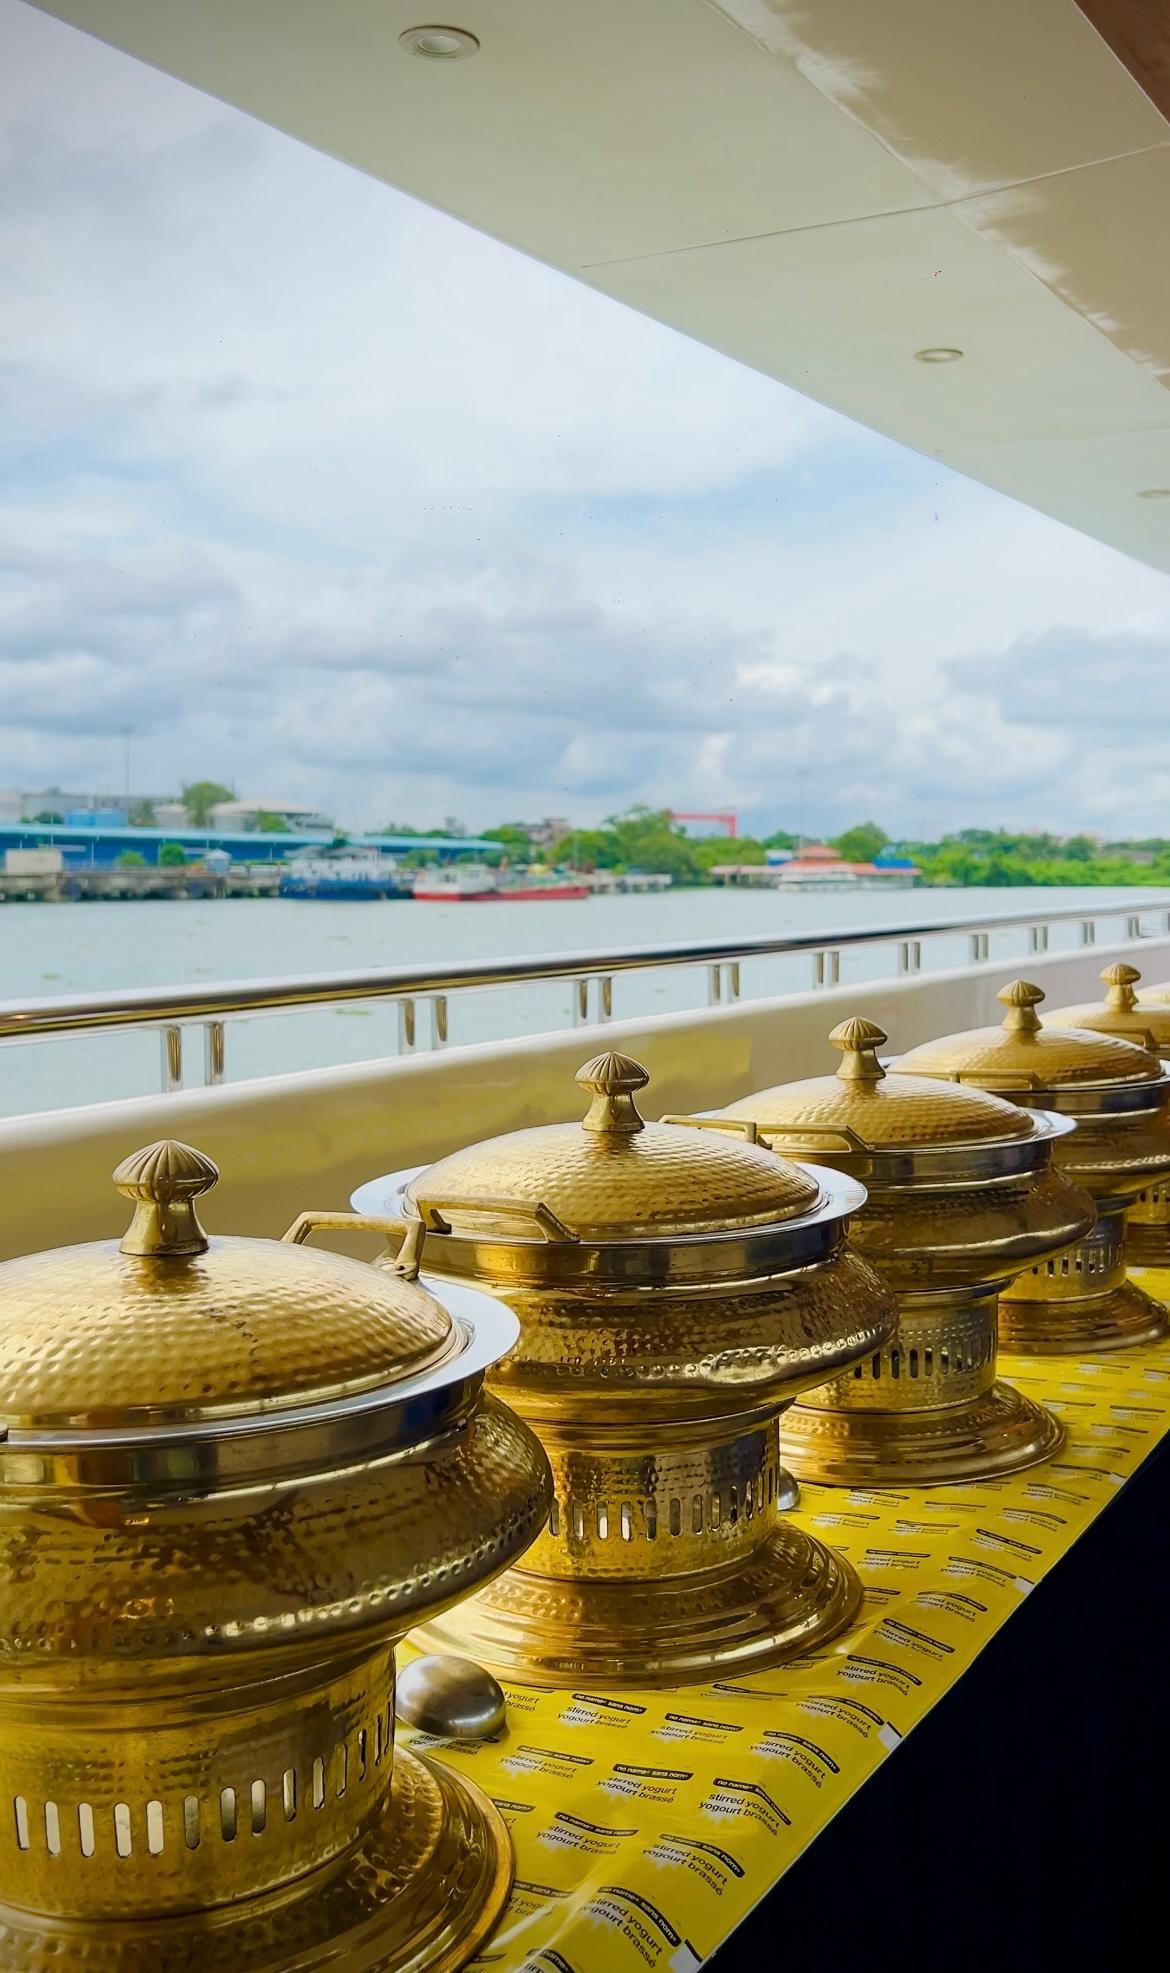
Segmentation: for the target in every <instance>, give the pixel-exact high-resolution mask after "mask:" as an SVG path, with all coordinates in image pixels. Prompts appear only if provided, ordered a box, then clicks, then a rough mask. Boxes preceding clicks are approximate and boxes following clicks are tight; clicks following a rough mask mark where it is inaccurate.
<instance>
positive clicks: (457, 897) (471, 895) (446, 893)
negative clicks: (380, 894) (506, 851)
mask: <svg viewBox="0 0 1170 1973" xmlns="http://www.w3.org/2000/svg"><path fill="white" fill-rule="evenodd" d="M413 894H414V896H415V898H416V899H417V900H418V902H419V903H420V904H508V903H511V904H532V903H535V902H537V901H538V900H539V901H540V902H550V903H555V902H564V901H566V900H569V899H576V898H582V897H588V896H589V895H590V891H589V886H588V884H582V883H579V882H576V881H574V879H573V878H571V877H548V878H540V877H516V878H512V877H509V875H508V874H507V872H506V871H499V870H485V869H473V870H449V871H448V870H444V871H436V870H424V871H422V872H421V873H420V875H419V876H417V877H416V878H415V880H414V893H413Z"/></svg>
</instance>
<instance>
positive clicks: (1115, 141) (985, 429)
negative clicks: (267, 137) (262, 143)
mask: <svg viewBox="0 0 1170 1973" xmlns="http://www.w3.org/2000/svg"><path fill="white" fill-rule="evenodd" d="M1089 4H1090V0H1086V5H1089ZM1091 4H1092V5H1093V6H1094V8H1095V11H1096V12H1097V14H1098V15H1100V13H1101V11H1102V8H1105V10H1106V11H1108V6H1113V7H1115V8H1116V9H1117V11H1118V12H1124V4H1123V0H1108V5H1107V4H1106V0H1091ZM450 8H453V9H454V24H455V25H457V26H459V27H461V28H464V29H466V30H468V31H469V32H470V33H472V34H473V35H474V36H476V37H477V38H478V40H479V43H480V46H479V49H478V52H477V53H475V54H474V56H473V57H471V58H470V59H466V60H458V61H436V60H427V59H424V58H421V57H419V56H418V55H416V54H411V53H409V52H408V50H407V49H405V48H404V47H403V46H402V45H401V44H400V39H399V37H400V35H401V34H402V33H403V31H404V30H406V29H409V28H410V27H412V26H414V25H417V24H419V22H420V20H421V21H424V22H425V21H426V20H428V19H429V18H431V17H430V16H429V15H428V12H427V9H426V7H425V6H423V5H420V0H149V4H146V3H145V0H49V4H47V5H46V7H45V11H47V12H49V13H52V14H55V15H57V16H59V17H60V18H61V19H63V20H66V21H69V22H72V23H74V24H75V25H76V26H77V27H80V28H83V29H85V30H87V31H88V32H90V33H92V34H94V35H96V36H98V37H100V38H101V39H103V40H106V41H109V42H111V43H113V44H115V45H116V46H118V47H120V48H123V49H126V50H128V51H129V52H130V53H131V54H133V55H135V56H138V57H140V58H141V59H142V60H143V61H146V62H149V63H152V64H154V65H155V66H156V67H158V68H160V69H163V70H166V71H168V72H170V73H171V74H174V75H176V76H180V77H182V78H183V79H185V80H186V81H188V82H190V83H193V84H194V85H195V86H196V87H198V88H200V89H203V90H205V91H208V92H209V93H210V94H212V95H214V96H217V97H220V98H222V99H223V100H225V101H227V102H230V103H233V104H235V105H237V106H238V107H239V108H241V109H243V110H245V111H248V112H249V113H251V114H252V115H254V116H256V117H259V118H261V119H263V120H264V121H265V122H267V123H269V124H272V125H274V126H276V127H278V128H280V129H282V130H285V131H288V132H290V133H291V134H292V135H293V136H295V137H297V138H300V139H302V140H303V141H304V142H305V143H308V144H311V145H314V146H315V147H317V148H318V149H320V150H322V151H326V152H329V153H330V154H332V155H333V156H335V157H338V158H341V159H345V160H347V161H348V162H349V163H351V164H353V165H355V166H357V167H358V168H359V169H360V170H362V171H364V172H368V173H371V174H373V175H374V176H376V177H378V178H381V179H384V180H385V181H386V182H387V183H389V184H392V185H395V186H399V187H401V188H402V189H403V190H405V191H407V192H409V193H412V194H414V195H415V196H417V197H418V198H420V199H423V200H427V201H429V202H430V203H432V204H433V205H436V206H439V207H441V208H442V209H443V210H444V211H447V212H450V213H453V214H456V215H457V216H458V217H459V218H461V219H463V220H466V221H467V222H469V223H470V224H471V225H473V226H476V227H479V228H481V229H482V230H483V231H485V232H487V233H490V234H494V235H496V236H497V237H498V238H500V239H502V240H506V241H508V242H510V243H511V244H512V245H513V246H516V247H519V248H521V249H522V250H523V251H525V252H526V253H529V254H532V255H535V256H537V257H538V258H540V259H542V260H544V261H547V262H550V263H552V264H553V265H555V266H557V267H560V268H563V269H564V270H565V271H566V272H568V273H570V274H572V275H574V276H575V277H576V278H578V279H580V280H582V281H586V282H589V283H591V284H592V285H593V286H594V287H596V288H599V289H601V290H602V291H603V292H605V293H606V294H609V295H612V296H615V297H616V298H617V299H618V300H620V301H623V302H626V303H629V304H630V305H631V306H632V307H634V308H636V309H639V310H641V311H643V312H644V313H646V314H647V315H650V316H654V317H657V318H659V319H660V320H662V321H663V322H667V323H670V324H671V325H673V326H674V327H675V328H677V329H680V330H682V331H684V332H685V333H686V334H687V335H690V336H693V337H696V338H698V339H699V340H700V341H702V342H705V343H709V344H711V345H712V346H713V347H715V348H717V349H719V350H722V351H725V352H726V353H727V354H728V355H730V356H733V357H736V358H738V359H739V360H740V361H742V362H744V363H747V364H750V365H752V366H754V367H755V368H756V369H759V370H761V371H765V372H767V373H768V374H770V375H772V376H774V377H777V378H779V379H781V380H782V381H783V382H784V383H786V384H789V385H792V386H793V387H794V388H795V389H796V390H798V391H801V392H803V393H805V394H806V395H808V396H810V397H812V398H816V399H819V400H820V401H821V402H823V403H825V404H828V405H832V406H834V407H836V408H837V409H838V410H840V411H843V412H846V413H847V414H848V415H849V416H850V417H852V418H855V419H858V420H859V421H861V422H862V423H864V424H866V425H869V426H871V427H873V428H874V429H876V430H878V431H881V432H884V433H886V434H888V435H889V436H891V437H892V438H895V439H898V440H901V441H902V442H904V443H905V444H907V445H909V446H913V447H915V448H916V449H917V450H919V451H920V452H923V453H926V454H929V455H930V456H932V457H935V458H938V459H940V460H942V461H944V462H945V463H946V464H947V465H948V466H952V467H955V468H957V469H958V470H959V471H961V472H964V473H967V474H970V475H971V476H972V477H973V478H975V479H977V480H981V481H983V482H984V483H985V484H987V485H988V486H992V487H996V488H999V489H1000V490H1002V491H1003V492H1005V493H1008V494H1011V495H1014V496H1015V497H1016V498H1017V499H1020V500H1023V501H1026V502H1028V503H1029V504H1030V505H1032V506H1034V507H1037V508H1039V509H1041V510H1042V511H1044V512H1045V513H1048V514H1051V515H1054V516H1056V517H1057V518H1059V519H1060V520H1062V521H1066V522H1069V523H1071V524H1072V525H1073V526H1074V527H1077V528H1079V529H1082V530H1083V531H1084V532H1085V533H1087V534H1090V535H1093V536H1096V537H1097V538H1098V539H1099V540H1101V541H1104V542H1109V543H1111V544H1113V545H1114V546H1116V547H1118V548H1121V549H1123V550H1126V551H1127V552H1128V553H1130V554H1132V555H1134V556H1137V557H1139V558H1141V559H1143V560H1145V561H1147V562H1149V563H1151V564H1153V565H1155V566H1157V567H1160V568H1163V569H1167V570H1170V391H1168V388H1167V385H1168V383H1170V254H1168V253H1167V251H1166V237H1167V232H1168V230H1170V229H1168V222H1170V124H1168V123H1167V122H1166V120H1165V119H1164V117H1163V116H1162V115H1161V113H1160V112H1159V109H1158V108H1157V107H1156V106H1155V102H1154V101H1153V100H1152V99H1151V96H1149V95H1147V94H1146V93H1144V91H1143V88H1142V87H1141V86H1139V82H1138V81H1137V80H1135V79H1134V75H1132V74H1131V73H1130V72H1129V68H1127V67H1126V66H1125V65H1123V62H1122V60H1119V59H1118V57H1117V56H1116V55H1115V54H1114V53H1113V52H1112V51H1111V49H1110V47H1109V46H1108V45H1107V43H1106V41H1105V40H1104V39H1102V38H1101V36H1100V35H1099V34H1098V33H1097V32H1096V30H1095V28H1094V27H1093V26H1092V25H1091V24H1090V22H1089V20H1088V19H1087V18H1086V15H1085V13H1083V12H1082V11H1081V9H1080V7H1079V6H1078V5H1076V4H1074V0H1027V4H1026V5H1023V6H1021V5H1020V4H1019V0H980V5H979V6H977V7H958V6H955V5H947V4H943V5H940V4H939V3H938V0H894V3H893V4H886V5H875V4H874V0H799V4H797V0H718V4H716V3H715V0H587V4H582V3H581V0H443V5H442V8H441V9H440V17H443V16H446V18H448V19H451V18H452V16H451V13H450V11H449V9H450ZM1153 29H1154V31H1155V32H1157V31H1158V30H1157V23H1156V22H1155V23H1153ZM1113 38H1114V39H1115V40H1118V37H1117V36H1116V35H1115V36H1114V37H1113ZM1118 45H1119V46H1121V42H1120V41H1118ZM1122 52H1123V53H1124V52H1125V50H1124V48H1123V50H1122ZM1156 56H1157V50H1155V51H1154V54H1153V56H1152V57H1151V60H1152V61H1153V60H1154V57H1156ZM1159 59H1160V58H1159ZM1130 66H1131V67H1133V68H1134V69H1135V73H1141V72H1142V70H1141V64H1140V62H1133V61H1131V63H1130ZM1155 66H1156V63H1155ZM1146 79H1147V81H1148V80H1149V77H1148V75H1147V77H1146ZM1154 93H1155V94H1157V88H1156V87H1155V89H1154ZM227 223H229V224H230V215H229V216H228V220H227ZM924 349H925V350H939V349H943V350H947V349H955V350H960V351H961V352H962V356H961V358H960V359H958V360H956V361H952V362H942V363H932V362H923V361H916V360H915V358H916V354H917V353H918V352H920V351H922V350H924Z"/></svg>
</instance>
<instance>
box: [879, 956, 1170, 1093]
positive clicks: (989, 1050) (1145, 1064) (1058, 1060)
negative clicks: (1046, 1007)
mask: <svg viewBox="0 0 1170 1973" xmlns="http://www.w3.org/2000/svg"><path fill="white" fill-rule="evenodd" d="M996 998H997V999H998V1000H1001V1001H1002V1002H1003V1004H1004V1006H1005V1007H1006V1008H1007V1013H1006V1014H1005V1016H1004V1019H1003V1024H1002V1026H1000V1027H998V1028H968V1029H967V1030H965V1032H963V1033H961V1034H948V1035H943V1036H942V1037H941V1038H940V1039H939V1040H937V1041H927V1042H924V1043H923V1045H922V1046H921V1047H920V1048H911V1049H910V1050H909V1052H908V1053H907V1054H905V1055H901V1056H899V1058H898V1061H897V1063H896V1064H895V1068H896V1070H897V1073H898V1076H899V1078H900V1077H902V1076H903V1075H911V1076H912V1075H919V1076H940V1077H946V1078H947V1080H948V1081H951V1082H965V1083H974V1084H976V1085H977V1086H978V1087H979V1088H982V1089H987V1090H996V1089H1075V1088H1078V1087H1088V1086H1090V1085H1093V1084H1097V1085H1100V1084H1102V1083H1106V1084H1113V1085H1122V1084H1132V1083H1148V1082H1156V1081H1157V1080H1158V1078H1159V1077H1160V1076H1161V1074H1162V1064H1161V1062H1160V1061H1159V1060H1158V1057H1157V1056H1156V1055H1151V1054H1150V1053H1149V1051H1148V1050H1147V1049H1145V1048H1139V1047H1138V1045H1137V1043H1136V1042H1133V1041H1124V1040H1122V1039H1121V1037H1120V1036H1118V1035H1110V1034H1096V1033H1094V1032H1092V1030H1090V1029H1088V1028H1069V1027H1052V1028H1048V1027H1043V1026H1042V1025H1041V1022H1040V1017H1039V1015H1038V1014H1037V1012H1036V1009H1037V1007H1038V1006H1039V1004H1040V1002H1041V1001H1042V1000H1043V999H1044V989H1043V988H1042V987H1038V986H1034V985H1033V984H1032V982H1031V981H1030V980H1012V981H1011V983H1010V984H1009V985H1008V986H1005V987H1001V988H1000V991H999V993H998V994H997V996H996Z"/></svg>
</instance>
